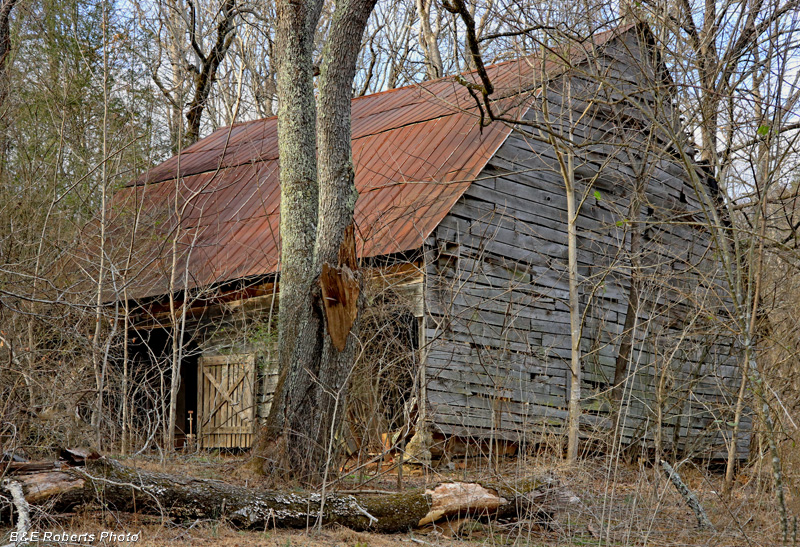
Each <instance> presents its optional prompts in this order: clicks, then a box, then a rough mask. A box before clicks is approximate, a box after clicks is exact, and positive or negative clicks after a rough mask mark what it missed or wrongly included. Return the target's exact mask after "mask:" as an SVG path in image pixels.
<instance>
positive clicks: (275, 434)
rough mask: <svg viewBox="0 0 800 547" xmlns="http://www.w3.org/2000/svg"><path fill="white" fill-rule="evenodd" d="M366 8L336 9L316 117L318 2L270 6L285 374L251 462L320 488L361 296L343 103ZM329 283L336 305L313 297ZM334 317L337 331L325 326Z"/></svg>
mask: <svg viewBox="0 0 800 547" xmlns="http://www.w3.org/2000/svg"><path fill="white" fill-rule="evenodd" d="M374 5H375V0H349V1H343V2H340V3H339V4H338V5H337V7H336V11H335V12H334V15H333V20H332V22H331V26H330V31H329V34H328V38H327V42H326V44H325V47H324V49H323V52H322V64H321V67H320V78H319V99H318V106H319V108H318V109H317V108H316V106H317V105H316V104H315V101H314V85H313V62H312V54H313V40H314V32H315V29H316V24H317V21H318V19H319V15H320V10H321V7H322V3H321V2H320V1H319V0H313V1H310V2H296V3H289V2H279V3H278V27H277V34H276V45H277V48H276V50H277V51H278V52H279V59H278V69H277V93H278V98H279V103H280V104H279V109H278V142H279V154H280V162H281V173H280V180H281V241H282V249H281V279H280V308H279V318H278V323H279V326H278V329H279V336H278V354H279V357H278V359H279V364H280V371H281V372H280V379H279V381H278V386H277V388H276V394H275V399H274V402H273V405H272V409H271V411H270V416H269V417H268V419H267V424H266V427H265V428H264V429H263V430H262V432H261V435H260V436H259V439H258V441H257V442H256V446H255V448H254V459H253V460H252V461H253V463H254V466H255V467H256V468H261V470H264V468H263V466H262V462H263V463H266V464H267V469H268V470H269V471H270V472H274V471H276V470H282V471H283V472H284V474H286V475H291V476H292V477H293V478H295V479H300V480H304V481H307V482H310V483H319V482H320V481H322V480H324V478H325V477H326V475H327V471H328V469H329V468H330V467H331V465H332V464H333V463H334V462H335V461H336V454H335V446H334V439H335V438H336V433H337V431H338V429H339V423H340V421H341V420H340V416H341V415H342V412H343V410H344V407H345V404H346V394H347V381H348V375H349V373H350V370H351V368H352V364H353V356H354V352H355V340H354V337H353V336H350V335H349V334H350V332H351V329H353V328H354V327H355V318H356V302H357V298H358V293H359V290H358V276H357V274H356V273H355V270H356V263H355V241H354V239H353V231H352V223H353V210H354V207H355V202H356V198H357V197H358V195H357V193H356V190H355V185H354V168H353V164H352V159H351V155H352V151H351V143H350V134H351V132H350V99H351V88H352V83H353V78H354V76H355V70H356V61H357V58H358V52H359V48H360V45H361V36H362V35H363V33H364V28H365V26H366V23H367V19H368V18H369V14H370V13H371V12H372V9H373V7H374ZM317 116H318V118H317ZM348 227H351V229H350V231H349V232H347V233H348V234H349V237H347V238H346V237H345V232H346V231H347V228H348ZM323 270H324V271H325V272H326V275H325V276H323V281H325V280H327V281H329V282H330V283H329V284H328V285H327V286H322V287H320V284H319V281H318V280H319V279H320V274H321V273H322V272H323ZM323 285H325V283H323ZM334 286H335V289H336V290H335V295H336V296H335V297H331V295H330V294H324V296H325V298H321V296H323V295H322V294H321V293H325V291H326V289H331V288H334ZM340 288H341V289H342V290H338V289H340ZM332 306H333V307H335V308H336V311H335V312H334V311H332V310H331V307H332ZM332 318H344V319H345V322H344V324H338V323H337V324H336V325H335V327H336V328H331V327H332V325H331V320H332ZM328 334H334V336H333V338H332V337H331V336H329V335H328Z"/></svg>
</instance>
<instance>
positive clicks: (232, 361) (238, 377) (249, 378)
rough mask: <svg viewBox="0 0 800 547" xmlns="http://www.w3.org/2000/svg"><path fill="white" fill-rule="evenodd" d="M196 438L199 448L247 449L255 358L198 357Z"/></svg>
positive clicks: (250, 440)
mask: <svg viewBox="0 0 800 547" xmlns="http://www.w3.org/2000/svg"><path fill="white" fill-rule="evenodd" d="M197 369H198V370H197V379H198V382H197V386H198V390H199V393H198V401H199V403H200V404H199V405H198V414H199V416H198V417H197V418H198V419H197V424H198V431H197V438H198V441H199V443H200V445H199V446H200V447H201V448H249V447H250V446H251V445H252V444H253V432H254V426H255V416H256V411H255V397H254V394H253V386H254V385H255V382H254V380H255V356H254V355H252V354H243V355H215V356H210V357H200V359H199V361H198V364H197Z"/></svg>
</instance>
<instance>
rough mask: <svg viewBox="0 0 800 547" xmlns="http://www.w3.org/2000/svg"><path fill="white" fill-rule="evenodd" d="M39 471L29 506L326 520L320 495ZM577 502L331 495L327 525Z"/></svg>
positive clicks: (457, 491)
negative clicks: (95, 506) (97, 506)
mask: <svg viewBox="0 0 800 547" xmlns="http://www.w3.org/2000/svg"><path fill="white" fill-rule="evenodd" d="M26 465H31V464H26ZM34 465H36V466H38V467H34V468H32V469H28V471H33V472H32V473H30V472H29V473H27V474H17V475H14V476H13V477H12V478H13V480H14V481H16V482H18V483H20V484H21V485H22V488H23V492H24V493H25V499H26V500H27V502H28V503H30V504H34V505H45V504H47V506H48V508H49V509H48V510H50V511H59V512H64V511H69V510H71V509H73V508H75V507H77V506H81V505H85V504H96V503H102V504H103V506H104V507H107V508H110V509H112V510H115V511H125V512H139V513H147V514H155V515H163V516H169V517H172V518H176V519H182V520H190V519H200V518H202V519H208V518H210V519H221V518H224V519H225V520H226V521H228V522H230V523H232V524H234V525H235V526H240V527H243V528H264V527H267V526H270V527H275V526H279V527H287V528H306V527H308V525H309V524H310V523H311V524H313V523H315V522H316V520H317V518H318V517H319V515H320V503H321V501H322V496H321V495H320V494H319V493H308V492H274V491H258V490H256V489H253V488H243V487H239V486H233V485H229V484H226V483H224V482H221V481H217V480H209V479H196V478H191V477H187V476H175V475H168V474H163V473H152V472H147V471H142V470H138V469H134V468H131V467H127V466H124V465H122V464H120V463H119V462H117V461H114V460H110V459H99V460H91V461H89V462H87V463H86V467H83V468H63V469H58V470H56V469H53V467H52V466H50V469H42V468H41V465H40V464H34ZM576 501H577V498H576V497H575V496H574V495H573V494H572V493H571V492H569V491H567V490H564V489H562V488H560V487H559V486H558V485H557V484H556V483H555V482H554V481H550V480H542V481H539V480H533V481H527V482H523V483H522V484H521V485H519V486H515V487H514V488H511V487H506V486H497V485H491V484H486V485H481V484H477V483H445V484H441V485H439V486H438V487H437V488H435V489H433V490H427V491H424V490H420V489H416V490H409V491H406V492H399V493H386V494H377V495H376V494H329V495H328V496H326V499H325V503H324V506H323V510H322V520H323V523H336V524H340V525H342V526H346V527H348V528H352V529H355V530H372V531H376V532H399V531H406V530H409V529H412V528H416V527H418V526H423V525H426V524H428V523H431V522H435V521H437V520H438V519H441V518H445V517H447V516H450V515H456V514H459V515H461V516H464V515H469V514H471V515H487V516H496V517H497V516H503V517H511V518H513V517H526V518H531V517H537V518H539V519H542V520H544V521H547V520H549V519H551V518H552V516H553V514H554V513H555V512H557V511H558V510H559V509H561V508H563V507H564V506H565V504H569V503H574V502H576ZM4 513H5V512H4Z"/></svg>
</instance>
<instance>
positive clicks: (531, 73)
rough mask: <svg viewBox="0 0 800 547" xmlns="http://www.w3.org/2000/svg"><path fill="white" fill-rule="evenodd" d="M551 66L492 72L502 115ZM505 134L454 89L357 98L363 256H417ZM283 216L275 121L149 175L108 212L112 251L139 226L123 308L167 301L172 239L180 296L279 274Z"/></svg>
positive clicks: (233, 133) (439, 85)
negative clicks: (133, 276) (134, 273)
mask: <svg viewBox="0 0 800 547" xmlns="http://www.w3.org/2000/svg"><path fill="white" fill-rule="evenodd" d="M608 34H609V35H610V33H608ZM605 40H606V37H600V39H599V40H598V38H597V37H596V38H595V41H594V42H595V43H598V41H605ZM557 64H558V63H557V62H552V61H548V62H547V63H546V65H547V66H545V67H542V63H541V62H540V61H536V60H531V59H522V60H517V61H511V62H507V63H502V64H499V65H494V66H491V67H488V71H489V74H490V76H491V77H492V81H493V84H494V85H495V88H496V92H495V95H494V96H499V97H506V98H505V99H504V100H502V101H500V102H499V103H498V108H501V109H503V108H504V109H506V110H510V111H513V112H514V115H519V113H520V109H521V108H524V107H525V104H524V103H525V101H526V100H527V99H526V96H525V94H520V91H521V90H532V89H535V88H536V87H538V86H539V85H541V74H542V73H550V72H551V71H552V70H553V67H554V66H555V65H557ZM550 65H552V66H550ZM542 68H544V69H545V70H544V71H543V70H542ZM467 77H468V78H469V77H470V76H469V75H468V76H467ZM537 80H538V81H537ZM510 131H511V128H510V127H508V126H507V125H504V124H502V123H492V124H490V125H489V126H488V127H483V128H482V127H481V126H480V118H479V115H478V111H477V108H476V105H475V101H474V99H473V98H472V97H471V96H470V95H469V92H468V91H467V89H466V88H465V87H464V86H462V85H460V84H458V83H457V82H455V81H454V80H453V79H452V78H445V79H440V80H435V81H432V82H426V83H424V84H420V85H414V86H410V87H405V88H400V89H394V90H390V91H384V92H381V93H376V94H374V95H369V96H365V97H360V98H357V99H354V100H353V102H352V135H353V137H352V144H353V160H354V164H355V173H356V174H355V184H356V188H357V190H358V192H359V198H358V201H357V202H356V207H355V223H356V228H357V233H358V236H359V237H358V243H357V247H358V249H357V250H358V253H359V255H360V256H361V257H373V256H379V255H387V254H391V253H396V252H401V251H410V250H414V249H418V248H420V247H421V246H422V244H423V241H424V240H425V239H426V238H427V237H428V236H429V235H430V234H431V232H432V231H433V229H434V228H435V227H436V226H437V225H438V224H439V223H440V222H441V220H442V219H443V218H444V217H445V215H446V214H447V213H448V211H449V210H450V209H451V207H452V206H453V205H454V204H455V202H456V200H458V198H459V197H460V196H461V195H462V194H463V192H464V191H465V190H466V188H467V187H468V186H469V184H470V182H471V181H473V180H474V179H475V178H476V177H477V176H478V175H479V173H480V172H481V170H482V169H483V168H484V166H485V165H486V164H487V162H488V161H489V159H490V158H491V157H492V156H493V154H494V153H495V151H496V150H497V149H498V147H499V146H500V145H501V144H502V143H503V141H504V140H505V138H506V137H507V136H508V134H509V133H510ZM279 205H280V185H279V181H278V140H277V119H276V118H274V117H273V118H268V119H263V120H258V121H253V122H247V123H241V124H236V125H233V126H230V127H224V128H221V129H219V130H217V131H215V132H214V133H212V134H211V135H209V136H208V137H206V138H204V139H202V140H200V141H198V142H197V143H195V144H194V145H192V146H191V147H189V148H187V149H186V150H184V151H183V153H181V154H180V155H179V156H175V157H173V158H171V159H169V160H167V161H165V162H164V163H162V164H160V165H158V166H156V167H154V168H153V169H151V170H149V171H148V172H147V173H145V174H144V175H143V176H141V177H140V178H139V179H137V180H136V181H134V182H132V183H131V184H130V185H129V186H127V187H126V188H124V189H122V190H121V191H119V192H118V193H117V194H116V195H115V198H114V202H113V204H112V212H113V214H115V215H117V216H116V217H115V218H116V219H115V220H113V221H112V225H113V227H114V230H112V231H111V233H112V235H111V237H112V238H114V239H116V245H117V246H118V247H120V248H124V247H125V241H126V240H129V238H130V237H131V229H130V228H131V226H133V225H134V223H135V225H137V226H139V227H140V228H139V235H138V236H137V242H136V243H135V245H134V248H135V249H136V250H137V254H136V266H135V267H134V266H132V269H136V270H139V271H140V272H141V273H143V275H142V274H141V273H140V274H139V275H138V282H136V283H134V284H133V285H132V286H131V289H130V294H129V297H131V298H142V297H147V296H157V295H161V294H166V293H168V292H169V291H168V289H169V286H170V283H169V278H170V275H169V272H170V271H171V267H172V256H173V253H172V248H173V247H172V246H173V239H175V238H174V237H173V236H174V234H176V233H177V242H176V243H175V249H176V251H177V253H175V255H176V258H175V260H176V266H177V268H176V271H177V272H178V273H177V276H176V278H175V279H174V282H173V285H172V286H173V288H175V289H176V290H177V289H181V288H183V287H184V286H186V287H190V288H192V287H207V286H213V285H216V284H218V283H220V282H224V281H230V280H236V279H241V278H248V277H251V276H260V275H264V274H268V273H271V272H275V271H276V270H277V269H278V268H279V258H280V252H279V248H280V237H279V217H280V210H279ZM136 211H140V213H139V218H138V220H137V217H136ZM178 218H180V219H181V220H180V230H178V231H177V232H176V231H175V228H176V224H177V222H176V219H178ZM114 234H116V235H114Z"/></svg>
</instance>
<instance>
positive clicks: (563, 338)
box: [425, 32, 750, 459]
mask: <svg viewBox="0 0 800 547" xmlns="http://www.w3.org/2000/svg"><path fill="white" fill-rule="evenodd" d="M647 38H648V35H647V34H646V32H645V33H644V34H639V33H636V32H629V33H626V34H624V35H623V36H622V37H620V38H618V39H617V40H615V41H614V42H612V43H611V44H610V45H608V46H606V48H604V49H603V51H602V54H601V55H600V57H599V58H596V59H593V60H591V61H589V62H586V63H583V64H581V65H580V66H578V67H575V68H574V69H571V70H569V71H568V72H567V74H565V75H564V76H562V77H560V78H558V79H556V80H553V81H551V82H550V83H549V84H548V85H547V88H546V89H543V90H539V93H538V98H537V100H536V102H535V103H534V105H533V107H532V108H531V109H530V110H529V111H528V112H527V114H526V116H525V119H526V120H528V121H529V122H532V123H533V124H534V125H536V127H530V126H524V125H520V126H518V127H517V128H516V129H515V131H514V132H512V133H511V134H510V135H509V137H508V138H507V139H506V141H505V142H504V144H503V145H502V146H501V147H500V148H499V150H498V151H497V153H496V154H495V155H494V156H493V157H492V159H491V160H490V161H489V163H488V165H487V166H486V167H485V168H484V170H483V171H482V172H481V174H480V175H479V176H478V177H477V178H476V180H475V181H474V182H473V183H472V184H471V185H470V187H469V188H468V189H467V190H466V191H465V193H464V194H463V195H462V196H461V198H460V199H459V200H458V201H457V202H456V204H455V205H454V206H453V208H452V209H451V210H450V212H449V213H448V215H447V216H446V217H445V218H444V219H443V220H442V222H441V223H440V224H439V226H438V227H437V229H436V231H435V232H434V234H433V235H432V237H430V238H428V240H427V242H426V259H427V262H426V274H427V276H426V278H427V285H426V288H425V297H426V312H427V314H426V318H425V321H426V339H427V350H426V361H425V363H426V370H425V374H426V377H427V384H426V385H427V400H428V404H429V406H428V409H427V419H428V420H429V424H430V427H431V428H432V429H433V431H434V432H440V433H442V434H444V435H457V436H463V437H470V438H475V437H480V438H489V439H505V440H511V441H520V440H526V439H527V440H536V439H537V438H541V437H540V435H541V434H542V433H546V432H553V431H558V430H559V429H561V428H562V427H563V426H564V425H565V423H566V418H567V408H568V394H569V383H570V372H569V367H570V340H571V337H570V319H569V308H568V296H569V286H568V277H567V213H566V211H567V207H566V195H565V186H564V180H563V177H562V174H561V171H560V169H559V163H558V155H557V154H556V153H555V151H554V146H553V144H551V143H547V142H543V140H548V133H549V132H550V133H556V134H559V135H565V136H566V135H568V134H570V133H571V134H572V135H573V136H574V139H575V141H576V142H577V143H578V145H577V147H576V148H575V149H574V158H575V159H574V167H575V177H576V182H577V186H578V188H577V194H578V201H579V202H582V207H581V209H580V213H579V218H578V222H577V225H578V247H579V251H578V272H579V278H580V285H579V288H580V306H581V313H582V314H583V318H584V321H583V330H582V335H581V353H582V367H583V382H582V386H581V388H582V393H583V409H584V414H583V416H582V425H583V427H584V429H585V436H586V437H587V438H595V439H602V440H607V439H608V434H609V432H610V431H612V430H614V429H616V428H618V430H619V431H620V434H621V438H622V440H623V443H624V444H627V445H632V444H635V445H642V446H645V447H647V448H650V449H652V448H654V447H657V448H658V449H659V450H667V451H676V452H679V453H682V454H691V455H695V456H697V455H702V456H704V457H710V458H713V459H724V458H726V457H727V452H726V445H725V439H726V437H727V436H729V430H730V426H729V424H730V422H732V421H733V418H732V416H730V415H729V414H730V413H731V410H730V404H729V403H728V402H729V401H730V400H732V399H733V398H734V397H735V395H734V394H735V392H736V389H737V388H738V386H739V382H740V378H741V377H740V372H739V368H738V364H737V362H736V357H735V350H736V348H735V345H734V341H733V340H732V339H731V338H730V337H727V336H725V335H724V333H722V332H720V331H721V330H722V329H721V327H720V325H718V324H717V325H715V324H714V321H713V319H711V320H710V319H709V316H714V315H716V311H717V310H719V309H720V308H721V307H724V306H727V305H729V301H728V300H727V298H726V296H725V290H724V285H722V284H721V283H720V282H719V279H720V277H721V276H720V275H719V272H717V271H716V268H717V266H718V265H717V263H716V262H715V259H714V256H715V255H714V253H713V243H712V240H711V234H710V232H709V231H708V230H707V229H705V228H704V227H703V226H704V223H705V222H706V218H705V215H704V213H703V209H704V207H705V206H707V205H709V204H708V203H707V202H708V196H707V195H706V190H705V189H699V190H700V191H699V192H698V191H696V187H695V183H696V180H697V178H694V179H693V174H692V172H691V170H694V169H697V167H696V166H695V165H694V164H693V163H692V161H691V157H692V152H693V151H692V150H691V149H689V147H688V146H685V145H683V146H684V149H683V150H679V149H678V146H675V144H674V143H675V142H676V139H675V135H670V134H669V133H670V132H672V131H675V129H674V128H676V127H679V124H678V123H677V121H676V120H675V118H674V116H673V113H672V112H671V104H670V103H669V101H668V93H665V91H668V90H665V89H664V81H663V79H662V77H661V74H660V73H659V72H660V71H659V70H657V69H658V67H659V65H658V63H657V60H655V59H654V58H653V56H651V55H648V54H647V53H646V51H652V49H651V48H650V44H647ZM640 44H644V45H643V47H642V46H640ZM656 75H658V77H656ZM659 88H660V91H661V93H663V95H658V94H657V93H655V92H654V90H656V89H659ZM543 103H546V104H543ZM564 105H571V106H572V109H571V112H570V110H567V109H562V107H563V106H564ZM545 112H547V114H545ZM575 120H580V121H579V122H575ZM678 135H679V136H680V134H678ZM553 142H555V143H558V139H557V138H556V139H554V141H553ZM677 142H680V141H677ZM632 199H635V201H634V207H636V205H638V207H636V208H637V209H638V210H636V211H634V210H633V209H632V206H631V202H632ZM711 206H713V205H711ZM634 277H635V287H634V291H633V292H632V289H631V283H632V279H633V278H634ZM629 313H632V316H631V318H629V322H628V326H627V329H626V317H627V316H628V314H629ZM624 332H628V333H630V337H631V341H632V344H631V346H632V349H631V351H630V352H629V353H627V357H628V358H627V359H624V356H625V355H626V354H625V353H623V358H622V359H620V358H619V355H620V351H625V350H623V349H621V348H622V346H623V345H624V343H625V340H626V335H624V334H623V333H624ZM623 363H624V367H625V368H624V369H622V370H621V372H622V374H621V375H620V371H617V369H618V368H619V367H620V366H623ZM615 374H616V375H617V378H618V381H619V379H622V380H624V383H623V384H622V387H621V388H620V389H618V390H614V389H613V386H614V384H615ZM616 398H619V399H620V400H621V403H620V404H621V407H620V408H621V412H620V413H619V415H618V416H619V422H618V423H617V422H616V420H615V418H616V417H617V414H615V413H614V412H613V409H614V408H615V406H616V404H617V402H616V401H617V399H616ZM749 429H750V422H749V419H748V420H746V421H743V423H742V431H744V432H745V434H744V435H742V436H741V437H740V438H739V446H738V454H739V456H740V457H746V455H747V451H748V444H749V435H748V434H747V432H748V431H749Z"/></svg>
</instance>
